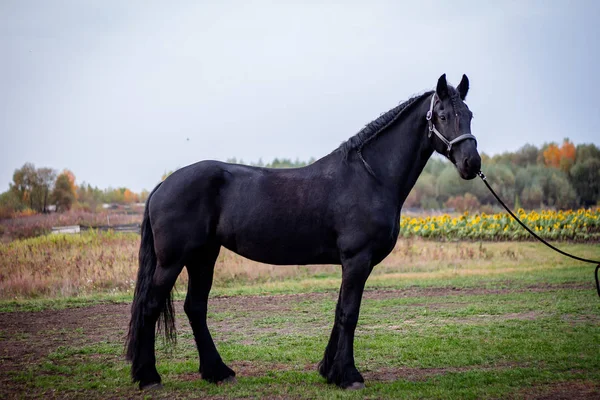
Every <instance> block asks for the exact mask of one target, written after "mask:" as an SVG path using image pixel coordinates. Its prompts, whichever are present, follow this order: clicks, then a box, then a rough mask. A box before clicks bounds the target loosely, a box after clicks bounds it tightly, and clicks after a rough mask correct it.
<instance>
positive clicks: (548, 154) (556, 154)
mask: <svg viewBox="0 0 600 400" xmlns="http://www.w3.org/2000/svg"><path fill="white" fill-rule="evenodd" d="M543 154H544V164H545V165H546V166H548V167H554V168H558V167H560V149H559V148H558V145H557V144H556V143H550V144H549V145H548V147H546V149H545V150H544V152H543Z"/></svg>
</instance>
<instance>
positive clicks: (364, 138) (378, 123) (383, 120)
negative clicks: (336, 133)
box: [334, 91, 433, 159]
mask: <svg viewBox="0 0 600 400" xmlns="http://www.w3.org/2000/svg"><path fill="white" fill-rule="evenodd" d="M432 93H433V91H428V92H425V93H422V94H420V95H417V96H414V97H412V98H410V99H408V100H406V101H405V102H404V103H402V104H400V105H398V106H396V107H394V108H392V109H391V110H389V111H388V112H385V113H383V114H381V116H379V118H377V119H376V120H374V121H371V122H369V123H368V124H367V125H365V127H364V128H362V129H361V130H360V131H359V132H358V133H357V134H356V135H354V136H352V137H351V138H350V139H348V140H346V141H345V142H343V143H342V144H341V145H340V146H339V147H338V148H337V149H335V150H334V151H340V152H341V153H342V156H343V158H344V159H346V158H347V157H348V154H349V153H350V152H351V151H352V150H357V149H360V148H361V147H362V146H363V145H364V144H365V143H367V142H369V141H371V140H373V139H374V138H375V137H377V135H379V134H380V133H381V132H383V131H384V130H385V128H387V127H388V126H390V125H391V124H392V123H393V122H395V121H396V120H398V119H399V118H400V116H401V115H402V114H403V113H404V111H406V110H408V109H409V108H410V106H411V105H413V104H414V103H416V101H417V100H419V99H421V98H423V97H426V96H429V95H431V94H432Z"/></svg>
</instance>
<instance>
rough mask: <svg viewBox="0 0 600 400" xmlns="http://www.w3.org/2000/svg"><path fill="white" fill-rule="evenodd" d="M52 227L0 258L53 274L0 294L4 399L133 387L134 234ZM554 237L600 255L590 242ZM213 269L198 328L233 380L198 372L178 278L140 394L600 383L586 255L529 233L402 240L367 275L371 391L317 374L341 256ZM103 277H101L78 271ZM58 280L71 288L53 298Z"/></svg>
mask: <svg viewBox="0 0 600 400" xmlns="http://www.w3.org/2000/svg"><path fill="white" fill-rule="evenodd" d="M49 240H50V239H46V240H41V239H36V240H33V241H27V242H26V243H25V244H23V245H22V246H20V247H19V249H20V250H19V252H20V253H18V254H16V255H11V257H14V258H11V260H13V261H10V262H9V263H6V261H5V260H6V258H5V257H4V255H3V257H2V263H3V265H2V266H1V267H2V273H3V274H5V273H6V271H7V268H9V267H12V262H15V260H19V259H22V258H23V257H25V258H24V259H25V260H29V261H26V262H24V261H22V262H18V263H17V264H18V265H19V267H18V268H19V269H20V271H25V270H26V268H27V266H28V265H36V266H37V267H39V268H43V267H44V265H46V266H49V269H48V270H47V272H39V273H38V274H37V275H35V276H36V279H39V282H46V283H48V282H54V286H51V287H53V289H51V290H50V291H48V292H44V291H43V290H42V291H41V292H39V293H38V296H41V295H42V294H43V295H45V296H50V297H48V298H43V297H38V298H33V299H31V298H30V299H25V300H18V301H15V300H4V301H2V302H0V309H1V310H3V311H2V312H0V360H1V362H0V398H16V397H18V398H33V397H60V398H67V397H68V398H98V399H100V398H102V399H104V398H143V397H144V394H140V393H139V392H138V390H137V389H136V386H135V385H133V384H132V383H131V382H130V379H129V365H128V364H127V363H126V362H125V361H124V358H123V342H124V336H125V333H126V328H127V323H128V318H129V303H130V301H131V292H130V288H131V285H132V279H133V274H134V270H135V268H136V267H135V257H134V256H133V255H131V254H130V255H128V256H127V255H124V254H125V253H132V252H134V251H135V249H136V246H137V240H139V238H138V237H137V236H136V235H115V234H112V235H111V234H95V235H94V234H89V236H86V235H82V236H81V237H79V236H72V237H56V238H53V239H52V240H53V241H55V242H51V241H49ZM48 246H52V247H51V248H53V249H54V251H52V252H50V251H48V250H47V249H48V248H49V247H48ZM562 247H563V248H565V249H566V250H568V251H573V252H575V253H577V254H580V255H582V256H584V257H591V258H599V257H600V246H597V245H585V244H564V245H562ZM21 251H22V252H21ZM78 254H85V255H84V256H82V257H83V258H82V259H77V255H78ZM27 257H30V258H27ZM100 257H103V258H100ZM88 259H89V260H91V261H90V262H89V263H88V262H87V261H85V262H84V261H83V260H88ZM100 260H102V262H100ZM9 264H10V265H9ZM55 269H56V271H55ZM59 270H60V271H61V272H59ZM44 271H46V270H44ZM77 271H79V272H77ZM217 271H218V272H217V281H216V287H215V290H214V292H213V298H212V299H211V302H210V304H209V326H210V327H211V330H212V333H213V336H214V337H215V340H216V343H217V346H218V347H219V349H220V351H221V354H222V356H223V358H224V360H225V361H226V362H227V363H228V364H229V365H230V366H232V367H233V368H234V369H235V370H236V371H237V374H238V382H237V384H235V385H225V386H214V385H210V384H207V383H205V382H203V381H201V380H200V379H199V375H198V374H197V368H198V364H197V353H196V350H195V348H194V344H193V338H192V334H191V330H190V328H189V325H188V324H187V322H186V321H187V320H186V317H185V315H184V314H183V311H182V304H181V299H182V298H183V297H184V295H185V289H184V286H183V285H179V289H178V291H177V292H176V298H177V299H179V300H178V301H177V302H176V308H177V322H178V329H179V342H178V345H177V346H176V347H175V348H173V349H170V350H169V349H165V348H163V347H162V346H161V345H159V347H160V350H159V352H158V370H159V372H160V373H161V374H162V376H163V381H164V384H165V388H164V390H163V391H161V392H158V393H152V394H151V395H150V396H151V398H178V399H187V398H198V397H203V398H204V397H207V398H215V399H217V398H219V399H220V398H229V397H232V398H240V397H259V398H281V397H285V398H363V397H367V398H408V399H421V398H435V399H458V398H460V399H480V398H492V399H497V398H507V397H509V398H548V399H553V398H570V399H577V398H598V397H599V396H600V384H599V382H600V351H599V350H600V348H599V343H600V299H598V298H597V296H596V294H595V291H594V288H593V283H592V282H593V276H592V271H593V267H592V266H589V265H585V264H579V263H576V262H573V261H571V260H568V259H564V258H560V257H558V256H557V255H555V254H554V253H551V252H549V251H547V250H546V249H545V248H543V247H541V246H540V245H537V244H534V243H472V242H467V243H465V242H458V243H439V242H432V241H423V240H401V241H400V242H399V243H398V246H397V247H396V249H395V250H394V252H393V254H392V255H390V257H388V258H387V259H386V260H385V261H384V262H383V263H382V264H381V265H380V266H378V267H376V269H375V271H374V274H373V275H372V276H371V278H370V279H369V281H368V285H367V291H366V293H365V299H364V301H363V306H362V308H361V318H360V321H359V325H358V328H357V335H356V363H357V367H358V368H359V369H360V370H361V371H362V372H363V374H364V376H365V379H366V381H367V382H366V383H367V388H366V389H364V390H362V391H360V392H358V393H356V392H354V393H347V392H343V391H341V390H339V389H337V388H335V387H332V386H330V385H327V384H326V383H325V381H324V379H322V378H321V377H320V376H319V375H318V373H317V371H316V364H317V362H318V361H319V360H320V358H321V356H322V352H323V350H324V347H325V345H326V340H327V336H328V332H329V330H330V328H331V324H332V323H333V312H334V309H335V300H336V298H337V294H336V291H337V288H338V287H339V283H340V273H339V268H338V267H333V266H332V267H327V266H324V267H272V266H267V265H260V264H256V263H251V262H249V261H246V260H243V259H241V258H239V257H237V256H235V255H233V254H231V253H229V252H223V253H222V255H221V256H220V259H219V264H218V265H217ZM11 273H12V272H11ZM45 274H46V275H45ZM77 274H79V275H77ZM10 276H11V275H9V277H10ZM23 276H24V275H23ZM102 276H107V277H111V278H106V279H104V280H101V281H94V282H93V283H88V279H91V280H94V279H100V278H101V277H102ZM44 279H48V281H44ZM121 280H124V282H126V283H124V285H123V286H122V287H121V286H118V285H117V284H116V283H118V282H121ZM181 280H182V281H184V280H185V276H183V277H182V278H181ZM2 282H3V285H4V284H6V282H7V280H6V275H4V277H3V280H2ZM108 282H113V283H114V284H115V286H114V288H115V289H118V290H117V292H116V293H113V294H111V293H110V290H109V286H110V285H109V284H108ZM67 283H68V284H67ZM40 288H41V286H40ZM40 288H38V290H41V289H40ZM61 288H63V289H64V293H63V292H61ZM69 288H70V289H69ZM67 289H68V290H73V292H72V293H71V294H73V295H74V294H77V295H78V296H77V297H73V296H66V297H65V296H62V294H65V295H68V294H69V293H70V292H68V290H67ZM7 290H14V288H13V289H11V287H9V286H3V287H2V291H1V292H2V294H3V297H4V298H5V299H8V298H12V297H14V296H15V293H11V294H10V295H7V293H8V292H7ZM18 296H20V297H31V296H24V295H23V294H21V295H18ZM232 296H233V297H232ZM159 343H160V341H159Z"/></svg>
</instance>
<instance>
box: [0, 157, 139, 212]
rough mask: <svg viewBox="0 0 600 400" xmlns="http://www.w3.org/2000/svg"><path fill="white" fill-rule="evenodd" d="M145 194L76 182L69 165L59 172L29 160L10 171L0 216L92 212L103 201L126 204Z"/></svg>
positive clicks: (99, 206) (137, 199)
mask: <svg viewBox="0 0 600 400" xmlns="http://www.w3.org/2000/svg"><path fill="white" fill-rule="evenodd" d="M147 197H148V192H147V191H146V190H143V191H142V192H141V193H134V192H132V191H131V190H129V189H128V188H125V187H121V188H116V189H115V188H108V189H104V190H101V189H99V188H98V187H93V186H92V185H90V184H87V183H85V182H83V183H81V184H80V185H77V184H76V182H75V175H74V174H73V172H71V171H70V170H68V169H65V170H63V171H62V172H60V173H59V172H57V171H56V170H55V169H52V168H47V167H42V168H36V167H35V165H34V164H32V163H25V164H24V165H23V166H22V167H21V168H17V169H16V170H15V172H14V173H13V181H12V182H11V183H10V185H9V189H8V190H7V191H6V192H4V193H1V194H0V218H10V217H11V216H14V215H17V214H19V213H20V214H26V215H27V214H32V213H45V212H48V211H50V210H52V209H54V210H55V211H57V212H64V211H68V210H70V209H72V208H77V209H80V210H85V211H92V212H95V211H98V210H99V209H100V208H101V207H102V204H105V203H109V204H122V205H126V204H132V203H138V202H143V201H145V200H146V198H147Z"/></svg>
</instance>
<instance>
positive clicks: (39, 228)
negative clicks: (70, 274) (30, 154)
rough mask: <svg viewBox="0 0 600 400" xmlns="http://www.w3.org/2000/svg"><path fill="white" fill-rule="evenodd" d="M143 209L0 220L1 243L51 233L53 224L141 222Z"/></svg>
mask: <svg viewBox="0 0 600 400" xmlns="http://www.w3.org/2000/svg"><path fill="white" fill-rule="evenodd" d="M142 213H143V209H141V208H137V207H134V208H133V209H131V210H107V211H103V212H98V213H92V212H87V211H69V212H65V213H52V214H34V215H30V216H25V217H18V218H11V219H3V220H0V243H8V242H10V241H12V240H18V239H27V238H32V237H37V236H41V235H46V234H49V233H50V232H51V231H52V227H53V226H65V225H92V226H94V225H111V224H112V225H116V224H132V223H141V222H142V216H143V214H142Z"/></svg>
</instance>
